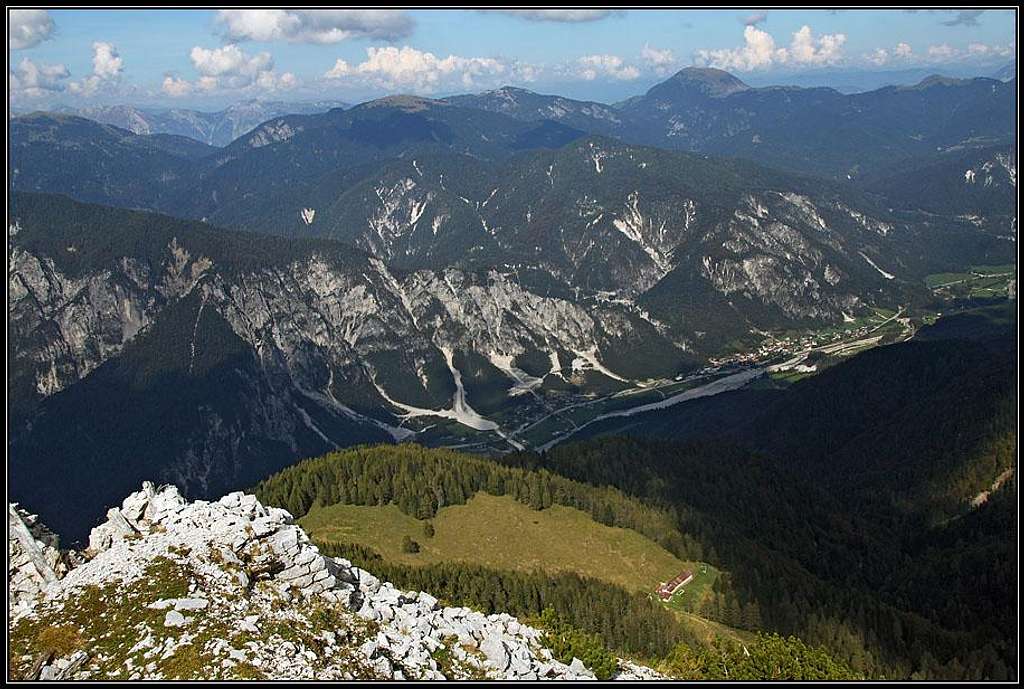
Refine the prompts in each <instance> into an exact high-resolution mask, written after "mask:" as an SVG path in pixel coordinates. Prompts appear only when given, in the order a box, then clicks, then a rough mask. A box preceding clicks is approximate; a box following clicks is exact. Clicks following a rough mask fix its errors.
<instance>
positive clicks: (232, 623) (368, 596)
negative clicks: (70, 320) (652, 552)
mask: <svg viewBox="0 0 1024 689" xmlns="http://www.w3.org/2000/svg"><path fill="white" fill-rule="evenodd" d="M9 514H10V517H11V519H10V523H11V527H10V530H9V536H8V546H9V551H10V553H11V555H12V557H11V558H10V565H9V569H8V580H9V586H10V589H11V592H12V598H14V600H15V603H16V604H15V607H14V609H13V610H12V622H11V628H10V629H9V633H10V634H11V637H12V639H14V644H13V646H12V648H13V649H16V650H14V651H12V654H14V655H13V656H12V657H13V658H14V665H15V667H16V673H18V674H20V675H21V676H24V677H26V678H29V679H76V680H87V679H93V680H96V679H115V678H116V679H188V678H192V679H237V678H242V677H244V678H253V677H257V678H264V679H318V680H324V679H335V680H344V679H378V680H380V679H394V680H403V679H469V678H493V679H577V680H579V679H594V675H593V674H592V673H591V672H590V670H589V669H587V667H586V666H585V665H584V664H583V663H582V662H580V661H579V660H577V659H573V662H571V663H569V664H566V663H562V662H559V661H558V660H556V659H555V658H554V657H553V656H552V653H551V651H550V650H549V649H547V648H545V647H544V646H543V642H542V637H543V633H542V632H541V631H540V630H538V629H534V628H532V627H529V626H527V625H524V624H522V623H520V622H519V621H518V620H516V619H515V618H514V617H512V616H510V615H505V614H497V615H484V614H482V613H479V612H475V611H473V610H470V609H468V608H452V607H442V606H441V605H440V604H439V603H438V600H437V599H436V598H435V597H433V596H431V595H430V594H428V593H424V592H410V591H402V590H399V589H397V588H395V587H394V586H393V585H392V584H390V583H387V582H382V581H380V580H379V579H378V578H377V577H375V576H373V575H372V574H370V573H369V572H366V571H364V570H362V569H360V568H358V567H355V566H353V565H352V564H351V563H350V562H348V561H347V560H344V559H341V558H330V557H325V556H323V555H321V554H320V552H319V551H318V550H317V548H316V546H315V545H313V544H312V543H311V542H310V541H309V538H308V537H307V535H306V534H305V532H304V531H303V530H302V529H301V528H299V527H298V526H297V525H296V524H295V523H294V521H293V519H292V517H291V515H290V514H288V513H287V512H286V511H285V510H281V509H278V508H273V507H266V506H264V505H262V504H261V503H260V502H259V501H258V500H257V499H256V498H255V497H253V496H251V495H245V494H243V493H231V494H229V495H226V496H224V497H223V498H221V499H220V500H218V501H217V502H205V501H201V500H197V501H195V502H191V503H190V502H187V501H186V500H185V499H184V498H182V496H181V495H180V494H179V492H178V490H177V488H175V487H174V486H162V487H159V488H158V487H156V486H154V485H153V484H151V483H145V484H144V485H143V487H142V490H141V491H139V492H136V493H133V494H131V495H129V496H128V497H127V498H125V500H124V501H123V503H122V504H121V506H120V507H114V508H111V509H110V511H109V512H108V514H107V520H106V521H105V522H104V523H103V524H100V525H99V526H97V527H96V528H95V529H93V531H92V534H91V536H90V539H89V547H88V549H87V550H86V551H85V552H84V553H83V554H82V556H81V562H80V564H78V566H75V567H71V568H69V567H68V564H67V561H66V559H65V558H63V557H62V556H61V554H60V552H59V551H58V550H57V549H56V543H55V540H53V539H51V538H50V537H49V536H48V535H47V532H45V531H44V530H43V528H42V527H41V526H40V525H38V524H36V523H35V520H34V519H33V518H32V517H31V515H28V514H27V513H25V512H24V511H22V510H20V509H18V508H16V507H15V506H13V505H12V506H10V507H9ZM93 605H98V606H99V609H101V610H102V612H101V613H99V614H92V613H90V612H89V610H92V609H93V608H91V607H90V606H93ZM58 631H59V634H58ZM46 633H50V634H51V635H52V636H55V637H56V638H61V639H70V640H71V641H68V642H66V643H64V644H52V646H53V648H50V647H48V650H42V649H40V648H39V647H38V644H37V643H35V642H34V641H33V640H38V639H40V638H43V637H44V636H45V634H46ZM126 635H127V636H126ZM47 638H49V637H47ZM111 639H115V640H116V643H115V642H112V641H111ZM619 678H621V679H655V678H659V676H658V675H657V673H654V672H653V671H652V670H650V669H648V668H643V667H640V666H636V665H633V664H631V663H627V662H625V661H623V662H622V663H621V665H620V672H619Z"/></svg>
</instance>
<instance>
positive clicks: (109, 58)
mask: <svg viewBox="0 0 1024 689" xmlns="http://www.w3.org/2000/svg"><path fill="white" fill-rule="evenodd" d="M123 70H124V60H122V59H121V56H120V55H119V54H118V52H117V48H116V47H115V46H114V44H112V43H105V42H103V41H97V42H95V43H93V44H92V74H91V75H90V76H87V77H85V78H84V79H82V80H81V81H72V82H70V83H69V84H68V90H69V91H71V92H72V93H73V94H75V95H76V96H93V95H95V94H96V92H97V91H99V90H100V89H101V88H106V89H107V90H109V89H111V88H114V87H115V86H116V85H117V83H118V82H119V81H120V79H121V72H122V71H123Z"/></svg>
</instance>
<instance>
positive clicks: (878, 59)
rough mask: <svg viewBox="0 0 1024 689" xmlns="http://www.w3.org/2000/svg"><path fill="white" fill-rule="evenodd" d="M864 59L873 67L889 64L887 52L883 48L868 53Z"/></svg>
mask: <svg viewBox="0 0 1024 689" xmlns="http://www.w3.org/2000/svg"><path fill="white" fill-rule="evenodd" d="M866 57H867V60H868V62H870V63H871V64H873V65H875V66H876V67H881V66H882V65H884V64H886V63H887V62H889V51H888V50H886V49H885V48H877V49H876V50H875V52H873V53H868V55H867V56H866Z"/></svg>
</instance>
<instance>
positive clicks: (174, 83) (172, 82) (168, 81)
mask: <svg viewBox="0 0 1024 689" xmlns="http://www.w3.org/2000/svg"><path fill="white" fill-rule="evenodd" d="M161 88H162V90H163V92H164V93H166V94H167V95H168V96H171V97H172V98H181V97H182V96H187V95H189V94H190V93H192V88H193V87H192V83H191V82H189V81H186V80H185V79H182V78H181V77H176V76H172V75H170V74H168V75H167V76H165V77H164V83H163V86H162V87H161Z"/></svg>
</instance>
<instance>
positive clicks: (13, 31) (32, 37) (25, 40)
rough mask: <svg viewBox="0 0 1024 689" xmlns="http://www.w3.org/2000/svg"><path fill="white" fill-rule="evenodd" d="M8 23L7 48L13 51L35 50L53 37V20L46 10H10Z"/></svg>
mask: <svg viewBox="0 0 1024 689" xmlns="http://www.w3.org/2000/svg"><path fill="white" fill-rule="evenodd" d="M7 22H8V26H7V46H8V48H9V49H11V50H24V49H25V48H33V47H35V46H37V45H39V44H40V43H42V42H43V41H45V40H47V39H48V38H50V37H51V36H52V35H53V19H52V18H51V17H50V13H49V12H47V11H46V10H10V11H9V12H8V14H7Z"/></svg>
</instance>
